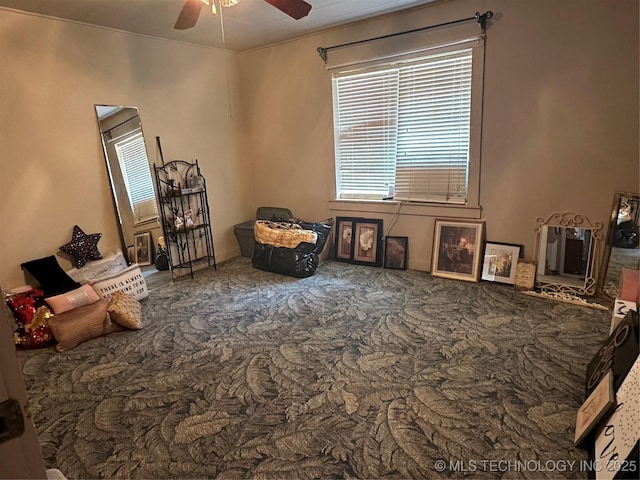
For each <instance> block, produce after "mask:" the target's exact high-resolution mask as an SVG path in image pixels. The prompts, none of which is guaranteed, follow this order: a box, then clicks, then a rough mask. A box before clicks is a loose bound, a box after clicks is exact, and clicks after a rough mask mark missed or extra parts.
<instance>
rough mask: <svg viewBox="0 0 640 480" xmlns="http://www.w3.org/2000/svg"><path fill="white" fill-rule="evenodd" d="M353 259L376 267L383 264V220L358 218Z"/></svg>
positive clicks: (354, 235)
mask: <svg viewBox="0 0 640 480" xmlns="http://www.w3.org/2000/svg"><path fill="white" fill-rule="evenodd" d="M353 261H354V263H358V264H361V265H371V266H374V267H379V266H381V265H382V220H379V219H371V218H359V219H357V220H356V222H355V227H354V230H353Z"/></svg>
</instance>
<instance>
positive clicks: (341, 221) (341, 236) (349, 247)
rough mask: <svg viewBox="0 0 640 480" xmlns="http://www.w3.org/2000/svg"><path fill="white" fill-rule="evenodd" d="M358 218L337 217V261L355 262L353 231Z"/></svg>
mask: <svg viewBox="0 0 640 480" xmlns="http://www.w3.org/2000/svg"><path fill="white" fill-rule="evenodd" d="M356 220H358V219H357V218H350V217H337V218H336V228H335V259H336V260H338V261H340V262H351V261H353V230H354V227H355V222H356Z"/></svg>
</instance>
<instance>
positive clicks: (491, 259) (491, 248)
mask: <svg viewBox="0 0 640 480" xmlns="http://www.w3.org/2000/svg"><path fill="white" fill-rule="evenodd" d="M522 250H523V246H522V245H511V244H508V243H499V242H486V243H485V245H484V261H483V263H482V277H481V278H482V280H488V281H490V282H499V283H508V284H510V285H513V284H514V283H515V281H516V269H517V266H518V259H519V258H520V256H522Z"/></svg>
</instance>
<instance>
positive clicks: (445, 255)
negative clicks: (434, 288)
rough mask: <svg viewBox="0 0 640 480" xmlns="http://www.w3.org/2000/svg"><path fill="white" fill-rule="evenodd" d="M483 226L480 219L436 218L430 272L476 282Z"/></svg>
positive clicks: (433, 274)
mask: <svg viewBox="0 0 640 480" xmlns="http://www.w3.org/2000/svg"><path fill="white" fill-rule="evenodd" d="M484 228H485V224H484V222H483V221H473V220H465V221H461V220H445V219H436V221H435V228H434V238H433V255H432V262H431V275H432V276H434V277H443V278H452V279H456V280H466V281H468V282H478V281H479V280H480V270H481V269H480V265H481V262H482V258H483V255H482V253H483V248H482V247H483V246H484Z"/></svg>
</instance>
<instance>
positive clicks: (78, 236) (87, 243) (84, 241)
mask: <svg viewBox="0 0 640 480" xmlns="http://www.w3.org/2000/svg"><path fill="white" fill-rule="evenodd" d="M101 237H102V234H101V233H90V234H89V235H87V234H86V233H84V232H83V231H82V229H81V228H80V227H79V226H78V225H75V226H74V227H73V235H72V236H71V241H70V242H69V243H67V244H65V245H63V246H61V247H60V250H62V251H63V252H65V253H68V254H69V255H71V256H72V257H73V259H74V260H75V262H76V268H80V267H82V266H83V265H84V264H85V263H87V262H89V261H91V260H100V259H101V258H102V255H100V252H99V251H98V240H100V238H101Z"/></svg>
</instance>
